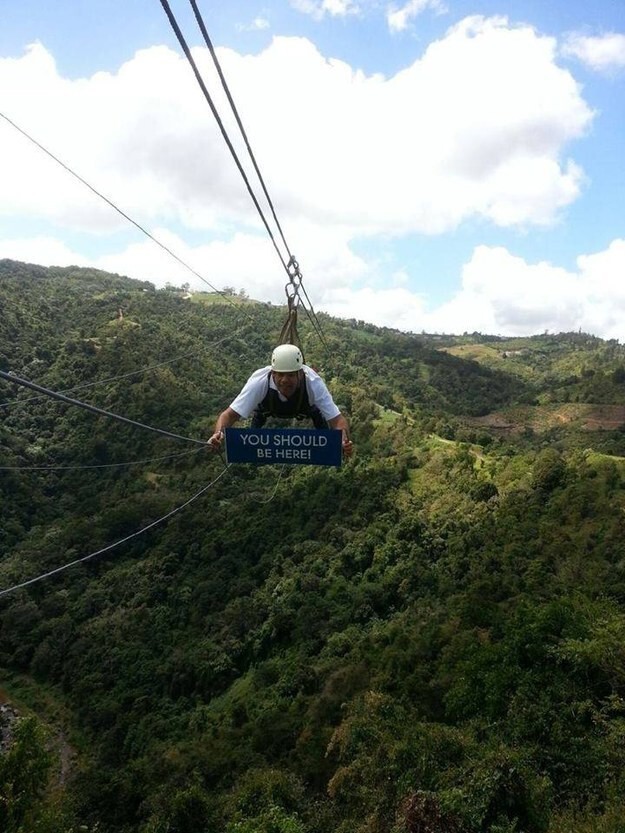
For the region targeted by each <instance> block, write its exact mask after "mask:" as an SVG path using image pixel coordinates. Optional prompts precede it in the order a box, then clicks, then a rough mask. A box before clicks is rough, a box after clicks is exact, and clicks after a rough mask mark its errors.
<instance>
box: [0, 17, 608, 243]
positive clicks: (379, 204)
mask: <svg viewBox="0 0 625 833" xmlns="http://www.w3.org/2000/svg"><path fill="white" fill-rule="evenodd" d="M218 51H219V55H220V60H221V63H222V66H223V67H224V72H225V74H226V77H227V78H228V79H229V83H230V87H231V89H232V90H233V94H234V95H235V97H236V99H237V105H238V107H239V110H240V112H241V113H242V115H243V118H244V122H245V125H246V128H247V131H248V134H249V135H250V137H251V139H252V145H253V147H254V150H255V153H256V156H257V158H258V160H259V163H260V166H261V169H262V171H263V175H264V176H265V179H266V181H267V183H268V187H269V190H270V192H271V194H272V198H273V199H274V202H275V204H276V206H277V209H278V212H279V215H280V218H281V220H282V221H283V222H284V223H285V224H286V225H287V228H288V227H289V226H290V225H292V224H293V223H295V222H298V221H307V222H309V223H311V224H315V225H321V226H324V225H332V226H333V227H334V228H340V229H342V230H343V234H344V236H345V239H349V238H350V237H352V236H353V235H356V234H357V235H360V236H365V237H366V236H372V235H378V234H390V235H402V234H410V233H415V232H421V233H428V234H433V233H441V232H444V231H447V230H450V229H453V228H454V227H455V226H457V225H458V224H459V223H461V222H462V221H463V220H466V219H469V218H471V217H483V218H487V219H488V220H490V221H492V222H494V223H496V224H498V225H501V226H511V225H520V226H526V225H528V224H547V223H550V222H552V221H553V220H554V219H555V218H556V217H557V216H558V213H559V211H560V210H561V209H562V208H564V207H565V206H567V205H569V204H570V203H571V202H572V201H573V200H575V198H576V197H577V196H578V194H579V191H580V187H581V183H582V181H583V177H582V172H581V171H580V168H579V167H578V166H577V165H576V164H575V163H574V162H572V161H569V160H567V159H565V158H564V150H565V148H566V146H567V144H568V143H570V142H571V141H572V140H574V139H576V138H579V137H580V136H582V135H583V134H584V132H585V131H586V129H587V128H588V126H589V124H590V122H591V119H592V113H591V111H590V109H589V108H588V106H587V105H586V103H585V102H584V100H583V98H582V96H581V92H580V89H579V87H578V85H577V84H576V82H575V81H574V79H573V78H572V76H571V75H570V74H569V73H568V72H567V71H566V70H563V69H562V68H560V67H558V66H557V64H556V62H555V42H554V41H553V40H552V39H550V38H546V37H541V36H539V35H538V34H537V33H536V32H535V31H534V30H533V29H531V28H530V27H527V26H521V27H510V26H509V25H508V24H507V22H506V21H505V20H504V19H499V18H494V19H483V18H469V19H467V20H465V21H463V22H462V23H461V24H459V25H458V26H455V27H454V28H452V29H451V30H450V31H449V32H448V33H447V35H446V36H445V37H444V38H442V39H441V40H439V41H436V42H434V43H433V44H431V45H430V47H429V48H428V49H427V51H426V52H425V54H424V55H423V57H422V58H421V59H420V60H417V61H415V62H414V63H413V64H412V65H411V66H408V67H407V68H406V69H404V70H403V71H401V72H399V73H397V74H396V75H395V76H393V77H391V78H388V79H385V78H384V77H382V76H380V75H373V76H367V75H365V74H364V73H362V72H360V71H357V70H354V69H352V68H351V67H350V66H349V65H348V64H346V63H344V62H342V61H338V60H335V59H326V58H324V57H323V56H322V55H321V54H320V53H319V51H318V50H317V49H316V48H315V47H314V46H313V44H311V43H310V42H309V41H308V40H306V39H304V38H275V39H274V40H273V42H272V44H271V46H270V47H268V48H267V49H266V50H265V51H264V52H262V53H261V54H259V55H245V56H244V55H239V54H237V53H236V52H234V51H232V50H228V49H221V50H218ZM194 54H195V56H196V59H197V60H198V62H199V64H200V66H201V67H202V68H203V69H204V70H205V71H206V76H207V79H209V83H210V79H211V78H212V75H211V64H210V61H209V59H208V57H207V51H206V50H204V49H197V50H195V53H194ZM494 68H496V71H494ZM211 88H212V89H213V90H214V91H215V100H216V103H217V105H218V106H219V107H220V110H221V111H222V112H223V113H224V114H225V113H226V112H227V108H225V107H224V106H223V99H222V95H221V93H220V92H219V85H218V84H217V83H215V84H212V85H211ZM0 89H2V90H3V102H2V106H3V108H4V111H5V112H7V114H8V115H10V116H11V117H12V118H14V119H15V120H16V121H17V122H18V123H19V124H21V125H23V126H24V127H25V128H26V129H27V130H29V132H31V133H32V134H33V135H34V136H35V138H37V139H39V140H40V141H42V142H43V144H45V145H46V146H47V147H49V148H50V149H51V150H52V151H53V152H55V153H57V154H58V155H59V156H60V157H61V158H62V159H64V160H66V161H67V162H68V163H70V164H71V165H72V167H74V169H75V170H77V171H78V172H79V173H81V174H82V175H83V176H85V178H86V179H87V180H88V181H90V182H91V183H92V184H94V185H95V186H96V187H98V188H99V189H100V190H102V191H103V192H104V193H105V194H106V195H108V196H110V197H111V198H113V199H114V201H115V202H116V203H117V204H118V205H119V206H120V207H121V208H123V209H124V210H125V211H126V212H127V213H129V214H131V215H137V217H138V218H139V219H140V220H141V221H143V222H146V223H156V224H169V223H172V222H174V221H177V222H181V223H183V224H184V225H188V226H191V227H193V228H195V229H212V230H220V229H226V230H227V231H228V232H229V233H231V232H232V230H233V229H234V228H235V227H236V226H240V225H241V224H243V225H244V226H245V227H247V228H248V229H253V230H255V229H257V228H258V227H259V220H258V218H257V216H256V214H255V211H254V209H253V207H252V204H251V201H250V200H249V196H248V194H247V193H246V190H245V187H244V185H243V183H242V181H241V178H240V176H239V174H238V172H237V170H236V168H235V166H234V164H233V162H232V159H231V158H230V155H229V153H228V151H227V149H226V147H225V144H224V142H223V139H222V137H221V135H220V134H219V132H218V130H217V128H216V126H215V124H214V121H213V119H212V116H211V114H210V112H209V110H208V107H207V106H206V103H205V101H204V100H203V97H202V96H201V93H200V91H199V89H198V88H197V87H196V85H195V84H194V83H193V82H192V80H191V77H190V73H189V68H188V65H187V63H186V61H185V60H184V59H183V58H181V57H179V56H178V55H176V54H175V53H174V52H172V51H171V50H169V49H168V48H166V47H153V48H151V49H147V50H143V51H140V52H138V53H137V54H136V55H135V56H134V58H133V59H131V60H130V61H128V62H127V63H125V64H124V65H123V66H122V67H120V69H119V71H118V72H117V73H97V74H96V75H94V76H93V77H91V78H88V79H79V80H76V81H70V80H68V79H66V78H63V77H62V76H61V75H60V74H59V73H58V71H57V69H56V67H55V64H54V60H53V58H52V56H51V55H50V54H49V53H48V52H47V51H46V50H45V49H44V47H43V46H41V45H35V46H33V47H31V48H30V49H29V51H28V52H27V53H26V54H25V55H24V57H22V58H20V59H5V60H0ZM268 90H271V91H273V92H272V94H271V95H268V94H267V91H268ZM285 101H288V102H289V107H288V112H287V114H286V115H287V121H286V123H285V108H284V102H285ZM225 121H226V125H227V127H228V129H229V131H230V132H231V135H232V136H233V138H234V136H235V131H233V130H232V119H229V118H228V119H226V120H225ZM0 130H1V133H0V141H1V142H2V143H3V145H4V148H5V152H4V153H3V154H2V157H1V158H0V181H2V183H3V200H2V204H1V205H0V213H2V212H5V213H7V214H10V215H11V216H16V215H18V216H19V215H23V216H38V217H44V218H47V219H49V220H52V221H54V222H55V223H58V224H60V225H66V226H72V227H73V228H80V229H92V230H96V229H98V230H99V231H105V230H108V229H110V228H117V227H119V226H120V222H121V221H120V220H119V218H117V217H116V216H114V215H113V214H111V212H110V210H109V209H108V208H106V206H104V205H103V204H100V203H99V202H98V201H97V200H95V198H92V197H91V196H90V195H89V194H88V193H87V192H84V191H81V189H80V188H79V187H78V185H77V184H75V183H74V182H73V181H71V179H70V178H69V177H68V175H67V174H66V173H64V172H62V171H61V170H60V169H57V168H56V167H55V166H54V165H53V164H52V163H51V162H50V160H48V159H47V158H45V157H44V156H43V155H42V154H41V153H40V152H39V151H35V150H34V149H33V148H32V147H30V146H28V144H27V143H26V142H25V140H24V139H23V138H22V137H20V136H18V135H17V134H12V133H11V131H10V129H9V128H8V126H6V125H4V124H2V123H0ZM237 147H238V150H239V152H240V153H241V154H242V157H241V158H242V159H244V158H245V157H244V153H243V151H244V148H243V147H242V143H240V142H239V143H238V145H237ZM247 168H248V170H250V166H247ZM25 178H28V179H30V181H31V182H32V183H33V185H32V186H31V187H28V188H24V180H25ZM258 190H259V189H258Z"/></svg>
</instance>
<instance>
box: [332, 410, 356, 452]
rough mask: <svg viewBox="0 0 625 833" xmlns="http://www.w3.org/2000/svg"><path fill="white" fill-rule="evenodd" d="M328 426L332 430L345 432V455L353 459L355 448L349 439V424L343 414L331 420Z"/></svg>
mask: <svg viewBox="0 0 625 833" xmlns="http://www.w3.org/2000/svg"><path fill="white" fill-rule="evenodd" d="M328 425H329V426H330V428H338V430H339V431H342V432H343V455H344V456H345V457H351V455H352V451H353V448H354V446H353V444H352V441H351V440H350V438H349V422H348V421H347V420H346V419H345V417H344V416H343V414H339V415H338V416H335V417H332V419H329V420H328Z"/></svg>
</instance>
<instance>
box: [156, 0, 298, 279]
mask: <svg viewBox="0 0 625 833" xmlns="http://www.w3.org/2000/svg"><path fill="white" fill-rule="evenodd" d="M161 6H162V7H163V10H164V12H165V14H166V15H167V19H168V20H169V23H170V26H171V28H172V29H173V30H174V34H175V35H176V37H177V38H178V43H179V44H180V48H181V49H182V51H183V52H184V54H185V57H186V59H187V61H188V62H189V65H190V66H191V69H192V70H193V74H194V75H195V78H196V81H197V82H198V84H199V85H200V89H201V90H202V92H203V94H204V98H205V99H206V101H207V102H208V106H209V107H210V109H211V112H212V114H213V116H214V117H215V121H216V122H217V125H218V127H219V130H220V131H221V135H222V137H223V139H224V141H225V143H226V145H227V146H228V150H229V151H230V154H231V155H232V158H233V159H234V162H235V165H236V166H237V168H238V170H239V173H240V174H241V176H242V178H243V182H244V183H245V187H246V188H247V192H248V194H249V195H250V197H251V199H252V202H253V203H254V206H255V207H256V211H257V212H258V214H259V216H260V219H261V220H262V223H263V225H264V226H265V229H266V231H267V234H268V235H269V237H270V239H271V242H272V243H273V247H274V249H275V250H276V254H277V255H278V257H279V258H280V263H281V264H282V266H283V267H284V269H285V271H286V273H287V275H288V274H289V268H288V266H287V263H286V261H285V259H284V257H283V256H282V252H281V251H280V249H279V247H278V244H277V243H276V240H275V237H274V236H273V232H272V231H271V228H270V227H269V223H268V222H267V218H266V217H265V215H264V213H263V210H262V208H261V207H260V203H259V202H258V200H257V198H256V194H255V193H254V191H253V189H252V186H251V185H250V181H249V179H248V178H247V174H246V173H245V169H244V168H243V165H242V164H241V160H240V159H239V157H238V154H237V152H236V150H235V149H234V145H233V144H232V142H231V141H230V137H229V136H228V132H227V130H226V128H225V127H224V124H223V122H222V120H221V116H220V115H219V112H218V111H217V108H216V107H215V103H214V102H213V99H212V97H211V94H210V93H209V91H208V88H207V86H206V84H205V83H204V79H203V78H202V76H201V74H200V71H199V69H198V68H197V64H196V63H195V60H194V58H193V55H192V54H191V50H190V49H189V45H188V44H187V42H186V40H185V38H184V35H183V34H182V30H181V29H180V26H179V25H178V21H177V20H176V18H175V16H174V13H173V12H172V10H171V7H170V5H169V3H168V2H167V0H161Z"/></svg>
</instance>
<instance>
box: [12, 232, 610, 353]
mask: <svg viewBox="0 0 625 833" xmlns="http://www.w3.org/2000/svg"><path fill="white" fill-rule="evenodd" d="M154 235H155V236H156V237H157V238H158V239H159V240H161V241H162V242H163V243H164V244H165V245H167V246H168V247H169V248H171V249H172V250H173V251H175V252H176V253H177V254H178V255H179V256H180V257H181V258H182V259H183V260H184V261H185V262H186V263H188V264H189V265H190V266H191V267H192V268H193V269H195V270H196V271H197V272H199V273H200V274H201V275H202V276H203V277H204V278H206V279H207V280H208V281H209V282H210V283H211V284H213V285H214V286H215V287H216V288H218V289H221V288H222V287H224V286H234V287H236V288H237V289H238V288H244V289H245V290H246V291H247V292H248V293H249V295H250V296H251V297H253V298H259V299H263V300H269V301H272V302H273V303H276V304H284V302H285V295H284V291H283V287H284V283H285V282H286V281H285V277H286V276H285V275H284V272H282V271H281V267H280V265H279V263H278V262H277V259H276V258H275V257H273V253H272V252H271V250H270V248H269V247H268V246H267V241H266V239H265V238H264V237H262V236H260V235H246V234H235V235H234V236H233V237H232V238H231V239H229V240H227V241H214V242H213V243H209V244H207V245H205V246H197V247H189V246H187V245H185V243H184V241H183V240H181V239H180V238H179V237H177V236H176V235H173V234H172V233H171V232H169V231H167V230H166V229H155V230H154ZM296 236H298V237H300V238H301V239H298V241H297V242H298V243H303V242H304V240H307V241H308V244H307V245H304V246H303V247H302V248H299V249H298V253H301V254H302V255H303V258H304V261H305V263H306V264H307V268H306V270H305V272H304V285H305V287H306V289H307V292H308V294H309V297H310V299H311V301H312V303H313V305H314V307H315V309H316V310H317V311H318V312H320V311H323V312H327V313H329V314H331V315H335V316H337V317H340V318H348V319H349V318H355V319H359V320H364V321H369V322H371V323H373V324H377V325H379V326H386V327H393V328H395V329H400V330H404V331H408V332H421V331H422V330H424V331H426V332H439V333H463V332H473V331H478V332H482V333H488V334H500V335H531V334H534V333H540V332H544V331H546V330H548V331H550V332H560V331H576V330H578V329H581V330H583V331H585V332H591V333H594V334H596V335H598V336H601V337H603V338H615V339H618V340H619V341H621V342H625V323H624V322H625V283H624V282H623V274H625V239H617V240H614V241H613V242H612V243H611V244H610V246H609V247H608V248H607V249H605V250H604V251H601V252H596V253H593V254H588V255H580V256H579V257H578V259H577V270H575V271H568V270H566V269H563V268H562V267H559V266H557V265H554V264H552V263H549V262H546V261H542V262H539V263H528V262H527V261H525V260H524V259H523V258H521V257H518V256H516V255H514V254H512V253H511V252H509V251H508V250H507V249H505V248H503V247H489V246H477V247H476V248H475V250H474V252H473V254H472V256H471V258H470V260H469V261H468V262H467V263H466V264H465V265H464V267H463V269H462V276H461V277H462V282H461V288H460V289H459V291H458V292H457V294H456V295H455V296H454V297H453V298H452V299H451V300H450V301H448V302H446V303H443V304H441V305H440V306H438V307H435V308H432V307H431V305H430V304H428V299H427V297H426V296H425V295H424V294H419V293H415V292H412V291H410V289H409V288H408V286H407V285H406V276H405V275H404V274H403V273H402V272H398V273H396V274H394V275H392V276H391V277H390V279H388V280H387V281H386V285H383V283H382V282H381V281H380V279H379V275H378V274H376V273H375V267H372V266H371V264H368V263H367V262H365V261H363V260H362V259H360V258H358V257H357V256H356V255H354V253H353V252H352V251H351V250H350V249H349V247H348V246H346V245H345V244H344V242H342V240H341V239H340V236H336V235H335V236H333V235H332V234H327V233H324V234H320V233H318V232H317V233H315V232H314V230H313V229H311V228H308V229H306V228H300V229H298V235H296ZM4 257H8V258H13V259H15V260H22V261H26V262H32V263H41V264H44V265H59V266H69V265H78V266H92V267H95V268H98V269H104V270H106V271H111V272H117V273H120V274H127V275H131V276H132V277H135V278H138V279H141V280H149V281H151V282H152V283H154V284H155V285H156V286H160V287H162V286H164V285H165V284H166V283H168V282H171V283H173V284H178V285H180V284H182V283H185V282H189V283H190V284H191V286H192V287H194V288H195V289H199V290H202V291H209V287H208V286H207V285H206V284H205V283H203V282H202V281H201V280H199V279H198V278H196V277H194V276H193V275H191V274H190V273H189V272H188V271H187V270H186V269H184V268H183V267H182V266H180V265H178V264H177V263H176V262H175V261H173V260H172V259H171V258H170V257H169V256H167V255H166V254H165V253H164V252H163V251H162V250H160V249H158V248H157V247H156V246H155V245H154V244H153V243H151V242H149V241H140V242H137V243H134V244H132V245H130V246H128V247H127V248H126V249H124V250H123V251H119V252H118V253H116V254H114V255H105V256H100V257H97V258H86V257H84V256H83V255H80V254H79V253H77V252H75V251H72V250H71V249H70V248H68V247H67V246H65V245H64V244H62V243H61V242H59V241H57V240H55V239H53V238H43V237H40V238H34V239H28V240H27V239H22V240H19V239H18V240H4V241H3V240H0V258H4Z"/></svg>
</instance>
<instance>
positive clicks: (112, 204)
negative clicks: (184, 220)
mask: <svg viewBox="0 0 625 833" xmlns="http://www.w3.org/2000/svg"><path fill="white" fill-rule="evenodd" d="M0 118H3V119H4V120H5V121H6V122H8V124H10V125H11V127H13V128H15V130H17V131H18V133H21V134H22V136H24V137H25V138H26V139H28V141H29V142H32V144H33V145H35V146H36V147H38V148H39V149H40V150H42V151H43V152H44V153H45V154H46V155H47V156H49V157H50V158H51V159H53V160H54V161H55V162H56V163H57V164H58V165H60V166H61V167H62V168H64V169H65V170H66V171H67V173H69V174H71V175H72V176H73V177H74V178H75V179H77V180H78V181H79V182H81V183H82V184H83V185H85V186H86V187H87V188H88V189H89V190H90V191H92V192H93V193H94V194H95V195H96V196H97V197H100V199H102V200H104V202H105V203H107V204H108V205H110V206H111V208H112V209H114V210H115V211H117V213H118V214H120V215H121V216H122V217H123V218H124V219H125V220H128V222H129V223H132V225H133V226H134V227H135V228H137V229H139V231H140V232H142V233H143V234H145V236H146V237H149V238H150V240H152V242H153V243H156V245H157V246H160V248H161V249H163V251H164V252H167V254H168V255H170V256H171V257H173V258H174V260H175V261H177V262H178V263H179V264H180V265H181V266H184V268H185V269H188V270H189V272H191V274H192V275H195V277H196V278H199V279H200V280H201V281H203V282H204V283H205V284H206V285H207V286H210V288H211V289H212V290H213V291H214V292H217V294H218V295H221V296H222V297H223V298H226V300H227V301H228V303H230V304H232V306H233V307H234V308H235V309H236V310H237V312H239V313H242V314H243V315H245V316H247V318H249V319H250V321H252V320H253V319H252V317H251V316H250V315H248V314H247V313H246V312H244V311H243V310H242V309H241V308H240V307H238V306H237V305H236V304H235V303H234V301H232V300H231V299H230V298H229V297H228V295H226V293H225V292H222V291H221V290H220V289H217V287H216V286H213V284H212V283H211V282H210V281H208V280H206V278H205V277H204V276H203V275H200V273H199V272H196V271H195V269H193V268H192V267H191V266H189V264H188V263H185V261H184V260H182V258H180V257H178V255H177V254H176V253H175V252H173V251H172V250H171V249H170V248H169V247H168V246H166V245H165V244H164V243H161V241H160V240H158V239H157V238H156V237H154V235H153V234H150V232H149V231H148V230H147V229H145V228H144V227H143V226H142V225H140V224H139V223H137V221H136V220H133V219H132V217H129V216H128V214H126V213H125V212H124V211H122V210H121V208H118V207H117V206H116V205H115V203H114V202H112V200H110V199H109V198H108V197H105V196H104V194H102V193H101V192H100V191H98V190H96V189H95V188H94V187H93V185H90V184H89V183H88V182H87V180H86V179H83V178H82V177H81V176H79V174H77V173H76V172H75V171H73V170H72V169H71V168H70V167H69V166H68V165H66V164H65V162H62V161H61V160H60V159H59V158H58V157H57V156H55V155H54V154H53V153H51V152H50V151H49V150H47V148H45V147H44V146H43V145H42V144H40V143H39V142H38V141H37V140H36V139H33V137H32V136H30V135H29V134H28V133H27V132H26V131H25V130H23V129H22V128H21V127H19V126H18V125H17V124H16V123H15V122H14V121H12V120H11V119H10V118H9V117H8V116H5V114H4V113H2V112H0Z"/></svg>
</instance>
